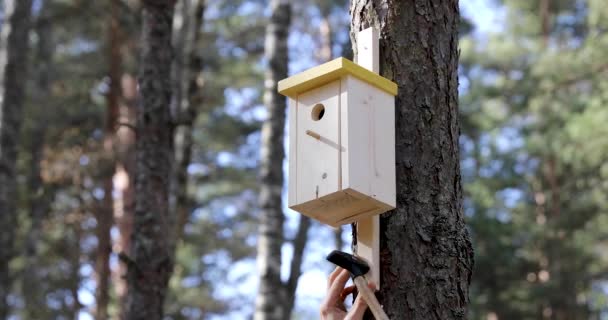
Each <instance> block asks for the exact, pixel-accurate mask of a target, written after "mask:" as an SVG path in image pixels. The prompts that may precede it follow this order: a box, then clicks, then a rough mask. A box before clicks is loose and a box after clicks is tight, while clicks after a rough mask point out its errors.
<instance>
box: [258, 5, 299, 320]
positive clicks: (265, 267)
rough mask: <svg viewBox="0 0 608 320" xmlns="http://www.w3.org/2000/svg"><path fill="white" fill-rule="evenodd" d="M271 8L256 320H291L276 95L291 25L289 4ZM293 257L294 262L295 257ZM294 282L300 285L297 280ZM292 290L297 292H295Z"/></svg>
mask: <svg viewBox="0 0 608 320" xmlns="http://www.w3.org/2000/svg"><path fill="white" fill-rule="evenodd" d="M270 7H271V12H272V13H271V17H270V21H269V23H268V25H267V27H266V43H265V57H266V60H267V63H268V67H267V69H266V74H265V81H264V83H265V91H264V104H265V106H266V109H267V110H268V119H267V120H266V121H265V122H264V125H263V127H262V149H261V155H260V157H261V164H260V190H259V199H258V201H259V206H260V222H259V231H258V244H257V251H258V253H257V264H258V273H259V275H260V287H259V290H258V294H257V297H256V302H255V306H256V308H255V314H254V319H256V320H269V319H277V320H281V319H288V318H289V315H290V313H291V310H288V309H290V307H289V306H288V304H290V303H289V301H290V299H291V298H290V297H288V295H289V292H288V291H289V290H288V288H287V286H286V284H284V283H283V281H281V247H282V245H283V243H284V234H283V223H284V221H285V216H284V215H283V208H282V201H281V193H282V190H283V159H284V158H285V149H284V147H283V138H284V130H285V115H286V112H285V110H286V105H285V98H284V97H282V96H281V95H279V93H278V92H277V83H278V81H279V80H281V79H284V78H286V77H287V71H288V61H289V56H288V47H287V39H288V36H289V26H290V24H291V5H290V3H289V2H288V1H285V0H273V1H271V3H270ZM304 221H305V220H301V222H300V225H301V226H302V227H304V226H306V224H302V223H303V222H304ZM306 231H307V230H306ZM304 235H306V232H304ZM305 240H306V239H304V242H305ZM294 253H295V250H294ZM294 258H296V256H295V255H294ZM298 270H299V266H298ZM293 271H295V270H292V274H293V275H294V276H295V274H294V273H293ZM295 281H296V282H297V278H296V280H295ZM293 290H294V291H295V288H294V289H293ZM292 294H293V293H292Z"/></svg>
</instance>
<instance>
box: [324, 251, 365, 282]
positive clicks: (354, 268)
mask: <svg viewBox="0 0 608 320" xmlns="http://www.w3.org/2000/svg"><path fill="white" fill-rule="evenodd" d="M327 261H329V262H331V263H333V264H335V265H337V266H338V267H342V268H344V269H346V270H348V271H349V272H350V274H351V276H352V277H353V279H354V278H356V277H359V276H363V275H365V274H366V273H367V272H369V265H368V264H367V262H365V261H364V260H363V259H361V258H358V257H355V256H353V255H352V254H349V253H346V252H342V251H338V250H334V251H332V252H331V253H330V254H329V255H327Z"/></svg>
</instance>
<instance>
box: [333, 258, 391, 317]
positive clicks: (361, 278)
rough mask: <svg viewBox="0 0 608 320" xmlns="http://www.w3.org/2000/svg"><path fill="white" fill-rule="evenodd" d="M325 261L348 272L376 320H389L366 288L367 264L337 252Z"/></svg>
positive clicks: (370, 291)
mask: <svg viewBox="0 0 608 320" xmlns="http://www.w3.org/2000/svg"><path fill="white" fill-rule="evenodd" d="M327 260H328V261H329V262H331V263H333V264H335V265H337V266H338V267H342V268H344V269H346V270H348V271H349V272H350V275H351V277H352V278H353V282H354V283H355V285H356V286H357V289H358V290H359V293H360V294H361V295H362V296H363V299H365V301H366V302H367V305H368V306H369V308H370V310H372V313H373V314H374V317H376V319H377V320H389V318H388V316H387V315H386V313H385V312H384V310H382V306H381V305H380V302H378V299H376V296H375V295H374V293H373V292H372V290H371V289H370V288H369V287H368V286H367V280H366V279H365V274H366V273H368V272H369V265H368V264H367V262H365V261H364V260H363V259H361V258H358V257H355V256H353V255H352V254H348V253H346V252H342V251H338V250H334V251H332V252H331V253H330V254H329V255H328V256H327Z"/></svg>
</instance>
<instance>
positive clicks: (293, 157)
mask: <svg viewBox="0 0 608 320" xmlns="http://www.w3.org/2000/svg"><path fill="white" fill-rule="evenodd" d="M287 117H288V120H289V127H288V128H287V130H288V131H287V133H288V136H289V146H288V148H289V155H288V158H287V163H288V164H289V176H288V179H289V181H288V185H287V194H288V196H287V204H288V206H289V207H291V206H293V205H295V204H297V192H298V191H297V181H298V180H297V170H296V168H297V161H298V157H297V152H296V150H297V135H296V132H298V127H297V123H298V121H297V119H298V118H297V117H298V102H297V100H295V99H292V98H289V99H288V113H287Z"/></svg>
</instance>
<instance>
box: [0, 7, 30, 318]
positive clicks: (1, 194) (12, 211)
mask: <svg viewBox="0 0 608 320" xmlns="http://www.w3.org/2000/svg"><path fill="white" fill-rule="evenodd" d="M4 8H5V10H6V11H5V12H4V13H5V15H4V16H5V17H10V23H9V24H7V25H5V26H6V27H7V28H10V30H2V33H3V35H4V34H5V33H6V34H7V38H6V39H7V41H6V66H5V68H4V73H3V74H2V75H1V76H2V77H3V79H4V80H3V85H4V88H3V89H4V92H3V94H2V97H1V99H2V100H1V101H0V105H1V107H0V228H2V230H0V319H5V318H7V316H8V314H9V305H8V301H7V300H6V299H7V296H8V294H9V292H10V290H11V283H12V279H11V276H10V270H9V262H10V261H11V258H12V257H13V241H14V235H15V234H14V233H15V230H16V229H17V228H16V223H17V212H16V203H15V202H16V199H17V180H16V167H15V166H16V162H17V146H18V145H19V132H20V129H21V123H22V120H23V119H22V116H23V101H24V98H25V95H24V92H25V83H26V79H27V64H28V60H27V58H26V57H27V56H28V50H29V37H28V33H29V30H30V19H31V9H32V1H31V0H19V1H17V0H7V1H4Z"/></svg>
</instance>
